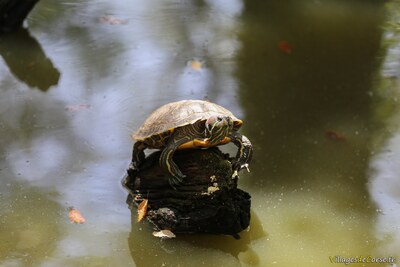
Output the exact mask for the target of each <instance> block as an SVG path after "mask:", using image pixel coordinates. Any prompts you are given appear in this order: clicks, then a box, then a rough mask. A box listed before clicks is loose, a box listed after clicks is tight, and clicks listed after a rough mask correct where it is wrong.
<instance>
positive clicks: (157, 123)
mask: <svg viewBox="0 0 400 267" xmlns="http://www.w3.org/2000/svg"><path fill="white" fill-rule="evenodd" d="M216 115H217V116H218V115H221V116H229V117H231V118H232V120H233V122H234V125H235V128H236V129H238V128H240V126H241V125H242V121H241V120H239V119H238V118H236V117H235V116H234V115H233V114H232V112H230V111H229V110H227V109H226V108H224V107H221V106H219V105H217V104H214V103H211V102H208V101H203V100H182V101H178V102H172V103H169V104H166V105H164V106H161V107H159V108H158V109H156V110H155V111H153V113H151V114H150V116H149V117H148V118H147V119H146V120H145V121H144V123H143V124H142V126H140V128H139V130H137V131H136V132H135V133H134V134H133V135H132V137H133V138H134V139H135V140H138V141H143V140H144V139H146V138H149V137H151V136H153V135H157V134H161V133H166V132H169V131H171V130H173V129H175V128H178V127H182V126H185V125H189V124H193V123H195V122H196V121H198V120H204V121H205V120H207V119H208V118H209V117H211V116H216Z"/></svg>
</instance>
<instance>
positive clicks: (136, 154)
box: [132, 141, 146, 170]
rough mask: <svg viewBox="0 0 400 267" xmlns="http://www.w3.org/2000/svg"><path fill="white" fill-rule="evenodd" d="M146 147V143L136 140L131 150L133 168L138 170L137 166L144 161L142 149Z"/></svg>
mask: <svg viewBox="0 0 400 267" xmlns="http://www.w3.org/2000/svg"><path fill="white" fill-rule="evenodd" d="M145 149H146V145H145V144H144V143H143V142H142V141H137V142H136V143H135V144H134V145H133V152H132V163H133V166H134V167H135V169H137V170H139V166H140V165H141V164H142V163H143V162H144V159H145V155H144V150H145Z"/></svg>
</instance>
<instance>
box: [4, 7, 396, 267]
mask: <svg viewBox="0 0 400 267" xmlns="http://www.w3.org/2000/svg"><path fill="white" fill-rule="evenodd" d="M396 4H397V2H393V3H392V5H393V6H392V7H388V6H385V5H384V3H383V2H380V1H355V0H354V1H340V0H323V1H322V0H321V1H311V0H309V1H308V0H303V1H285V3H283V1H247V3H244V2H242V1H240V0H234V1H229V2H227V1H204V2H203V1H162V2H160V1H152V0H150V1H126V0H118V1H113V2H109V1H68V2H66V1H48V0H43V1H40V3H38V4H37V6H36V7H35V9H34V10H33V11H32V13H31V14H30V16H29V17H28V19H27V21H26V25H25V27H27V30H22V31H20V32H19V33H17V34H15V35H12V36H1V39H0V55H1V57H2V59H1V60H0V116H1V119H0V135H1V138H0V177H1V180H0V237H1V241H2V242H0V265H2V266H46V267H47V266H203V265H204V266H327V265H330V264H331V261H335V260H337V259H339V258H335V257H336V256H339V257H342V258H348V257H359V256H363V257H368V256H372V257H390V256H393V257H396V259H398V258H400V254H399V251H400V241H399V240H400V228H399V227H400V218H399V216H398V214H400V213H399V212H398V211H399V204H400V195H399V193H398V192H399V190H397V189H398V188H399V183H398V179H397V177H398V174H399V172H400V170H399V168H398V167H397V166H399V164H398V161H399V159H400V156H399V149H398V147H399V138H398V135H399V127H398V122H397V121H398V114H399V113H398V112H397V110H398V109H397V105H398V103H397V99H398V97H399V95H398V94H399V93H398V90H397V88H398V82H397V79H398V76H399V75H398V73H399V72H398V66H397V65H396V62H398V56H397V55H398V52H397V51H398V49H397V48H398V47H397V46H396V43H398V41H397V39H396V36H397V35H396V34H397V32H396V31H395V30H393V29H395V27H390V26H388V25H391V24H390V23H388V22H390V21H391V20H394V19H395V18H396V16H397V14H395V12H393V11H392V12H387V11H388V10H389V11H390V10H395V9H396ZM385 8H387V9H385ZM385 15H388V16H385ZM397 64H398V63H397ZM181 99H209V100H211V101H213V102H216V103H218V104H220V105H223V106H225V107H227V108H229V109H230V110H231V111H232V112H233V113H234V114H235V115H237V116H238V117H240V118H242V119H243V120H244V121H245V124H244V127H243V128H242V130H241V132H242V133H244V134H245V135H246V136H248V137H249V138H250V140H251V141H252V143H253V145H254V161H253V163H252V164H251V166H250V168H251V173H249V174H247V173H244V174H243V175H242V176H241V180H240V187H241V188H243V189H244V190H246V191H248V192H249V193H250V194H251V195H252V221H251V226H250V228H249V230H248V231H245V232H243V233H241V239H240V240H235V239H233V238H232V237H229V236H226V237H225V236H208V235H185V236H178V238H177V239H174V240H159V239H157V238H155V237H153V236H152V235H151V232H152V228H151V226H150V225H148V224H146V223H139V224H138V223H136V222H135V220H136V217H135V216H136V215H135V212H133V214H132V215H131V212H130V210H129V209H128V207H127V204H126V203H125V200H126V197H127V192H126V191H125V189H124V188H123V187H122V186H121V179H122V178H123V176H124V174H125V170H126V168H127V167H128V164H129V162H130V156H131V149H132V145H133V141H132V140H131V139H130V133H131V132H132V131H134V130H135V129H136V128H137V127H139V126H140V124H141V123H142V121H143V120H144V119H145V117H146V116H147V115H148V114H149V113H150V112H151V111H152V110H153V109H155V108H157V107H158V106H160V105H162V104H165V103H167V102H171V101H177V100H181ZM69 206H74V207H76V208H77V209H79V210H80V211H81V213H82V214H83V215H84V217H85V218H86V223H85V224H82V225H78V224H72V223H70V222H69V219H68V207H69ZM131 216H132V217H131ZM396 262H397V264H399V263H398V261H397V260H396ZM335 265H336V264H335ZM358 266H387V265H386V264H372V263H366V264H360V265H358Z"/></svg>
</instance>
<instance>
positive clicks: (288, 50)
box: [278, 41, 292, 54]
mask: <svg viewBox="0 0 400 267" xmlns="http://www.w3.org/2000/svg"><path fill="white" fill-rule="evenodd" d="M278 47H279V49H280V50H281V51H282V52H284V53H285V54H290V53H292V46H291V45H290V44H289V43H288V42H286V41H280V42H279V44H278Z"/></svg>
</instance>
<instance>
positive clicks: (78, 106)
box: [65, 104, 90, 112]
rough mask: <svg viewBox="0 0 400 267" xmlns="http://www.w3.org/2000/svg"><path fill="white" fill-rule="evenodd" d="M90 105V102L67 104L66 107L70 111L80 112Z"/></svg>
mask: <svg viewBox="0 0 400 267" xmlns="http://www.w3.org/2000/svg"><path fill="white" fill-rule="evenodd" d="M89 108H90V105H89V104H76V105H66V106H65V109H66V110H67V111H69V112H78V111H81V110H83V109H89Z"/></svg>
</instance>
